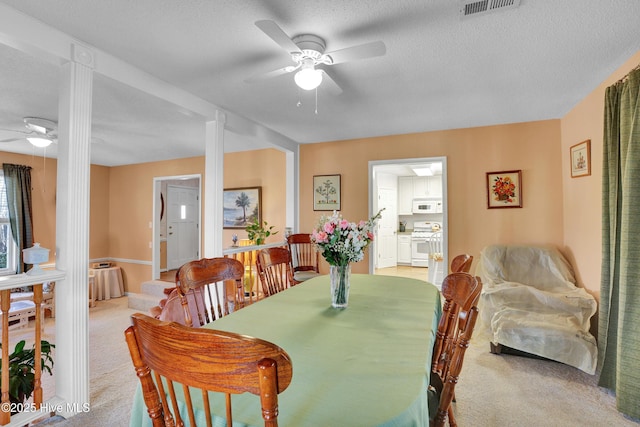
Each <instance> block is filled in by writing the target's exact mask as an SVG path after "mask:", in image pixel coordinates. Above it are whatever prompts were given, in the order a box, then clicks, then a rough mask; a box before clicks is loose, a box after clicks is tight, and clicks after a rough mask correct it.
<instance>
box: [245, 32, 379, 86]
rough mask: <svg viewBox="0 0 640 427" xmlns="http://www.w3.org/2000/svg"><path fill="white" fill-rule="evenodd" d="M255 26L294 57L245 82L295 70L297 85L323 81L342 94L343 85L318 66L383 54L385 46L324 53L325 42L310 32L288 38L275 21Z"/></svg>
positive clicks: (365, 45) (374, 45)
mask: <svg viewBox="0 0 640 427" xmlns="http://www.w3.org/2000/svg"><path fill="white" fill-rule="evenodd" d="M256 26H257V27H258V28H260V29H261V30H262V31H263V32H264V33H265V34H266V35H267V36H269V37H270V38H271V39H272V40H273V41H275V42H276V43H277V44H278V45H279V46H280V47H282V48H283V49H284V50H286V51H287V52H288V53H289V54H290V55H291V59H292V60H293V62H294V64H293V65H288V66H286V67H282V68H278V69H277V70H273V71H269V72H267V73H262V74H258V75H256V76H253V77H250V78H248V79H246V80H245V81H246V82H248V83H252V82H256V81H260V80H264V79H268V78H271V77H277V76H280V75H283V74H288V73H292V72H294V71H296V70H297V73H296V74H295V76H294V80H295V82H296V84H297V85H298V87H300V88H301V89H304V90H312V89H315V88H317V87H318V86H320V84H321V83H322V82H325V85H323V86H326V87H327V89H328V90H329V91H330V92H331V93H332V94H334V95H339V94H340V93H342V88H341V87H340V86H338V84H337V83H336V82H335V80H333V78H331V76H330V75H329V74H328V73H327V71H326V70H325V69H323V68H320V67H318V68H316V67H317V66H329V65H335V64H340V63H343V62H348V61H356V60H359V59H366V58H373V57H376V56H382V55H384V54H385V53H386V51H387V48H386V46H385V44H384V43H383V42H381V41H377V42H371V43H364V44H360V45H357V46H352V47H347V48H344V49H339V50H336V51H333V52H326V53H325V51H324V50H325V47H326V44H325V41H324V40H323V39H322V38H320V37H318V36H316V35H313V34H301V35H298V36H296V37H293V38H291V37H289V36H288V35H287V34H286V33H285V32H284V31H283V30H282V28H280V26H279V25H278V24H276V23H275V22H274V21H270V20H262V21H256Z"/></svg>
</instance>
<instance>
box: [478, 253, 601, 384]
mask: <svg viewBox="0 0 640 427" xmlns="http://www.w3.org/2000/svg"><path fill="white" fill-rule="evenodd" d="M476 275H477V276H479V277H480V278H481V279H482V282H483V283H484V287H483V289H482V294H481V297H480V303H479V309H480V319H479V325H478V331H479V332H480V334H481V335H484V336H487V334H488V338H489V340H490V341H491V342H492V343H493V344H501V345H503V346H507V347H510V348H513V349H517V350H520V351H524V352H527V353H530V354H535V355H538V356H542V357H545V358H548V359H552V360H556V361H558V362H562V363H565V364H567V365H571V366H574V367H576V368H578V369H581V370H583V371H585V372H587V373H589V374H594V373H595V369H596V361H597V355H598V350H597V345H596V340H595V338H594V337H593V335H591V333H589V328H590V319H591V317H592V316H593V315H594V314H595V313H596V309H597V305H596V301H595V299H594V298H593V296H592V295H590V294H588V293H587V292H586V291H585V290H584V289H583V288H578V287H576V285H575V278H574V274H573V270H572V268H571V265H570V264H569V262H568V261H567V260H566V259H565V258H564V257H563V256H562V254H561V253H560V252H559V251H558V250H557V249H556V248H554V247H550V246H505V245H492V246H487V247H486V248H484V249H483V250H482V252H481V254H480V262H479V263H478V267H477V269H476Z"/></svg>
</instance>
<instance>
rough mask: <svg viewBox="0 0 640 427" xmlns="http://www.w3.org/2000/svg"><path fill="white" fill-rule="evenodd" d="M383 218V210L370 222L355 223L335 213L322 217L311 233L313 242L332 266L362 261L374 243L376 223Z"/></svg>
mask: <svg viewBox="0 0 640 427" xmlns="http://www.w3.org/2000/svg"><path fill="white" fill-rule="evenodd" d="M383 210H384V209H383ZM381 217H382V210H380V211H379V212H378V213H377V214H376V215H375V216H373V217H371V218H370V219H369V220H368V221H364V220H361V221H359V222H358V223H355V222H349V221H347V220H346V219H344V218H342V215H340V214H339V213H338V212H336V211H333V214H332V215H331V216H329V217H326V216H324V215H323V216H321V217H320V220H319V222H318V226H317V227H316V228H315V229H314V230H313V232H312V233H311V240H312V241H313V242H314V243H315V244H316V246H317V248H318V250H319V251H320V252H321V253H322V256H323V257H324V258H325V259H326V260H327V262H328V263H329V264H331V265H347V264H349V263H350V262H358V261H362V259H363V258H364V251H365V249H366V248H367V246H369V244H370V243H371V242H372V241H373V236H374V234H373V231H374V228H375V225H376V222H377V221H378V220H379V219H380V218H381Z"/></svg>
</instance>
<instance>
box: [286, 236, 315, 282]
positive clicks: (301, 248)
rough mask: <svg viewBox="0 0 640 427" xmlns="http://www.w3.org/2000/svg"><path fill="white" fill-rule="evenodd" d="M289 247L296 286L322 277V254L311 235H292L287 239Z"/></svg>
mask: <svg viewBox="0 0 640 427" xmlns="http://www.w3.org/2000/svg"><path fill="white" fill-rule="evenodd" d="M287 245H288V246H289V253H290V254H291V269H292V273H293V284H294V285H296V284H298V283H302V282H304V281H305V280H308V279H311V278H313V277H316V276H319V275H320V268H319V261H320V254H319V253H318V251H317V250H316V247H315V245H314V244H313V243H312V242H311V235H310V234H307V233H296V234H291V235H289V236H288V237H287Z"/></svg>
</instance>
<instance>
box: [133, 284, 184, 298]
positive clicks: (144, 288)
mask: <svg viewBox="0 0 640 427" xmlns="http://www.w3.org/2000/svg"><path fill="white" fill-rule="evenodd" d="M175 287H176V285H175V284H174V283H170V282H163V281H161V280H149V281H147V282H142V285H140V293H142V294H147V295H154V296H155V297H157V298H158V299H162V298H166V297H167V295H166V294H165V293H164V290H165V289H166V288H175Z"/></svg>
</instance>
